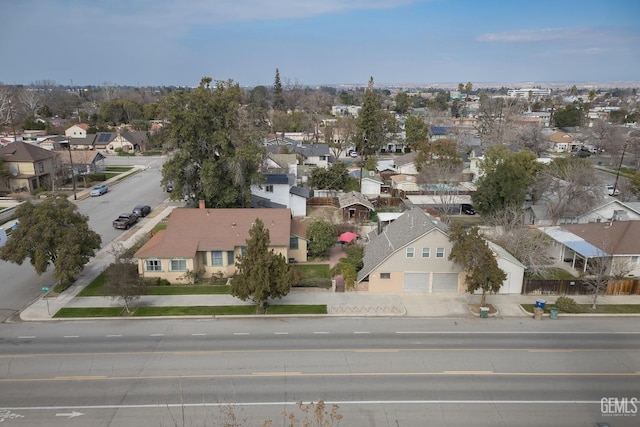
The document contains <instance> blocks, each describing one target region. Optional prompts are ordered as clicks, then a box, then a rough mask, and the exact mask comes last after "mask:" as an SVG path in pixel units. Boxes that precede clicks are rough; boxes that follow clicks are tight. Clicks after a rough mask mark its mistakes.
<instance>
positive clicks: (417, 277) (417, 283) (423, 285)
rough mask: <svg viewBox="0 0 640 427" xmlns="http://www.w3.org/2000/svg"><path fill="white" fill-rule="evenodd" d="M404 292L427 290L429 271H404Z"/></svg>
mask: <svg viewBox="0 0 640 427" xmlns="http://www.w3.org/2000/svg"><path fill="white" fill-rule="evenodd" d="M402 290H403V291H404V292H429V273H404V286H403V289H402Z"/></svg>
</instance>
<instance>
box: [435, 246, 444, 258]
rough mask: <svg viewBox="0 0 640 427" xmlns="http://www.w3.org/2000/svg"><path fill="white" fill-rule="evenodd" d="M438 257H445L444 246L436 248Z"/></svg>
mask: <svg viewBox="0 0 640 427" xmlns="http://www.w3.org/2000/svg"><path fill="white" fill-rule="evenodd" d="M436 258H444V248H436Z"/></svg>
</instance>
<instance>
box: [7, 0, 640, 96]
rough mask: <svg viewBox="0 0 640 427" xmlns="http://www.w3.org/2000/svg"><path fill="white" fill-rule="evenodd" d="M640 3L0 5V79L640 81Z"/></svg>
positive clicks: (428, 0) (100, 1) (150, 0)
mask: <svg viewBox="0 0 640 427" xmlns="http://www.w3.org/2000/svg"><path fill="white" fill-rule="evenodd" d="M639 18H640V1H639V0H553V1H548V0H528V1H527V0H524V1H520V0H0V64H1V65H0V83H4V84H25V85H28V84H31V83H34V82H38V81H43V80H48V81H53V82H55V83H57V84H60V85H107V84H109V85H131V86H149V85H153V86H197V85H198V83H199V82H200V79H201V78H202V77H205V76H207V77H212V78H213V79H214V80H228V79H231V80H233V81H234V82H237V83H239V84H240V85H241V86H247V87H252V86H256V85H265V86H271V85H273V83H274V78H275V71H276V69H278V70H279V74H280V78H281V81H282V83H283V84H284V85H285V86H286V85H294V84H295V85H305V86H306V85H309V86H315V85H322V84H324V85H337V84H359V85H366V83H367V81H368V80H369V78H370V77H373V79H374V82H375V84H376V86H378V85H395V84H416V85H421V84H442V83H455V84H457V83H466V82H471V83H473V84H476V85H477V84H480V83H482V82H500V83H505V84H508V83H522V82H531V83H543V82H618V81H620V82H622V81H636V82H637V81H640V19H639Z"/></svg>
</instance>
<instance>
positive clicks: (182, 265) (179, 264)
mask: <svg viewBox="0 0 640 427" xmlns="http://www.w3.org/2000/svg"><path fill="white" fill-rule="evenodd" d="M169 269H170V270H171V271H187V260H186V259H172V260H171V263H170V267H169Z"/></svg>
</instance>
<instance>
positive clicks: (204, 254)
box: [202, 252, 207, 265]
mask: <svg viewBox="0 0 640 427" xmlns="http://www.w3.org/2000/svg"><path fill="white" fill-rule="evenodd" d="M202 265H207V253H206V252H202Z"/></svg>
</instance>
